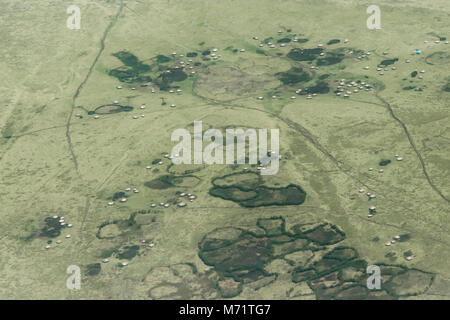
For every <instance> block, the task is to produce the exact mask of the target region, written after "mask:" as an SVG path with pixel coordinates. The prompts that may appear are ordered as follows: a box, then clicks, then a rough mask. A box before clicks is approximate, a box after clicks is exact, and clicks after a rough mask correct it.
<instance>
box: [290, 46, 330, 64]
mask: <svg viewBox="0 0 450 320" xmlns="http://www.w3.org/2000/svg"><path fill="white" fill-rule="evenodd" d="M322 51H323V49H322V48H313V49H299V48H294V49H292V50H291V51H290V52H289V53H288V54H287V56H288V58H290V59H292V60H295V61H313V60H314V59H316V58H317V57H319V56H320V53H322Z"/></svg>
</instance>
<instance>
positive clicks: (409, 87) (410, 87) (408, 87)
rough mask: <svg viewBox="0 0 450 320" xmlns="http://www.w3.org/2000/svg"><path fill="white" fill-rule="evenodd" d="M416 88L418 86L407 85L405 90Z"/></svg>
mask: <svg viewBox="0 0 450 320" xmlns="http://www.w3.org/2000/svg"><path fill="white" fill-rule="evenodd" d="M415 88H416V86H407V87H403V90H405V91H408V90H414V89H415Z"/></svg>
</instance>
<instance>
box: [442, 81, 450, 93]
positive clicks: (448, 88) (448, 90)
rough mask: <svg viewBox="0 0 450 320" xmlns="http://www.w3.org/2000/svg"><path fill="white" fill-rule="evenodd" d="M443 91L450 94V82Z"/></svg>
mask: <svg viewBox="0 0 450 320" xmlns="http://www.w3.org/2000/svg"><path fill="white" fill-rule="evenodd" d="M442 91H445V92H450V82H448V83H447V84H446V85H445V86H443V87H442Z"/></svg>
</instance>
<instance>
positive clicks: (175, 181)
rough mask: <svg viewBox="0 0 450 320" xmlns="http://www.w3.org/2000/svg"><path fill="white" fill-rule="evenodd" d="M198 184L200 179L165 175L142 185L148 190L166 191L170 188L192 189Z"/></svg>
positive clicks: (189, 176) (191, 176) (188, 176)
mask: <svg viewBox="0 0 450 320" xmlns="http://www.w3.org/2000/svg"><path fill="white" fill-rule="evenodd" d="M199 182H200V178H198V177H196V176H193V175H182V176H176V175H172V174H165V175H162V176H159V177H158V178H156V179H153V180H151V181H148V182H145V183H144V185H145V186H146V187H147V188H150V189H168V188H172V187H193V186H195V185H197V184H198V183H199Z"/></svg>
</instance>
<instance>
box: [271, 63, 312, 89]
mask: <svg viewBox="0 0 450 320" xmlns="http://www.w3.org/2000/svg"><path fill="white" fill-rule="evenodd" d="M275 75H276V76H277V77H278V79H280V81H281V82H282V83H283V84H285V85H290V84H294V83H299V82H307V81H309V80H311V79H312V78H311V75H310V74H309V73H308V72H306V71H304V70H303V68H301V67H293V68H291V69H289V70H288V71H286V72H279V73H277V74H275Z"/></svg>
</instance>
